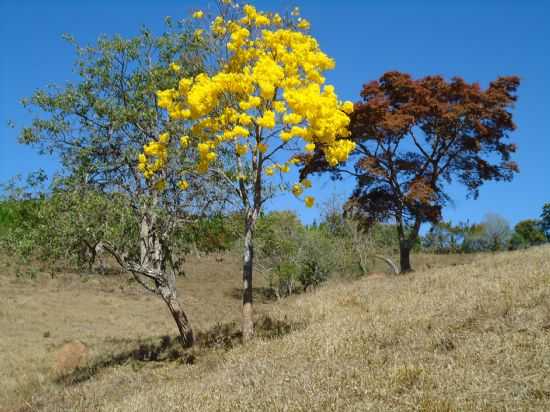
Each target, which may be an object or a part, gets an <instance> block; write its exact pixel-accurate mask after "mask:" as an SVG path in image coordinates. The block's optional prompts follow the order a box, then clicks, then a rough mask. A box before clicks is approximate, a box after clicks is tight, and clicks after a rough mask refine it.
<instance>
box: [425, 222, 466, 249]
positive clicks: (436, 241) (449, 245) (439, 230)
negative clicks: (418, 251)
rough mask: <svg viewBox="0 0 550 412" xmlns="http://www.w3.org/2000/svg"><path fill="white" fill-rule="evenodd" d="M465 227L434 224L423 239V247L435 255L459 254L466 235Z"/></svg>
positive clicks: (443, 223) (441, 223)
mask: <svg viewBox="0 0 550 412" xmlns="http://www.w3.org/2000/svg"><path fill="white" fill-rule="evenodd" d="M465 232H466V231H465V226H464V225H458V226H454V225H453V224H452V222H450V221H449V222H439V223H436V224H433V225H432V227H431V228H430V230H429V231H428V233H427V234H426V235H425V236H424V238H423V239H422V247H423V248H424V249H425V250H427V251H430V252H434V253H457V252H459V251H460V249H461V247H462V244H463V241H464V235H465Z"/></svg>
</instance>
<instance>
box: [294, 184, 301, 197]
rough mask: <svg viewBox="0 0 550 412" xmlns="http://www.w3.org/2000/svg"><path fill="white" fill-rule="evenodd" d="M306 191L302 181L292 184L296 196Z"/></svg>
mask: <svg viewBox="0 0 550 412" xmlns="http://www.w3.org/2000/svg"><path fill="white" fill-rule="evenodd" d="M303 192H304V188H303V187H302V185H301V184H300V183H296V184H294V185H292V194H293V195H294V196H300V195H301V194H302V193H303Z"/></svg>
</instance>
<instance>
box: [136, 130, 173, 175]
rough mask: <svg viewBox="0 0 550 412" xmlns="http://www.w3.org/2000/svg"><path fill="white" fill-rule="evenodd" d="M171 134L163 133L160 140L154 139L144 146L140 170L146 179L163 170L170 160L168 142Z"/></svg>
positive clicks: (139, 160)
mask: <svg viewBox="0 0 550 412" xmlns="http://www.w3.org/2000/svg"><path fill="white" fill-rule="evenodd" d="M169 142H170V135H169V134H168V133H162V134H161V135H160V136H159V138H158V140H153V141H151V142H149V143H147V144H146V145H145V146H143V153H141V154H140V155H139V159H138V170H139V171H140V172H142V173H143V175H144V176H145V178H146V179H150V178H151V177H153V175H154V174H155V173H157V172H158V171H159V170H161V169H162V168H163V167H164V166H165V165H166V162H167V160H168V143H169Z"/></svg>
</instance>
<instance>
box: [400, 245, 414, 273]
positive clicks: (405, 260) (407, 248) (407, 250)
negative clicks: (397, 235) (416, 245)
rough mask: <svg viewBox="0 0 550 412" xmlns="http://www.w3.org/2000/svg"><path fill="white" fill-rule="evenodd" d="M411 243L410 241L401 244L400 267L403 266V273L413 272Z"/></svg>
mask: <svg viewBox="0 0 550 412" xmlns="http://www.w3.org/2000/svg"><path fill="white" fill-rule="evenodd" d="M410 243H411V242H409V241H408V240H402V241H400V242H399V265H400V266H401V273H408V272H412V267H411V245H410Z"/></svg>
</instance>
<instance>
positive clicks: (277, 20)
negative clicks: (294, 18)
mask: <svg viewBox="0 0 550 412" xmlns="http://www.w3.org/2000/svg"><path fill="white" fill-rule="evenodd" d="M271 20H272V21H273V24H274V25H275V26H279V25H281V23H282V22H283V19H282V18H281V16H280V15H279V13H275V15H274V16H273V18H272V19H271Z"/></svg>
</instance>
